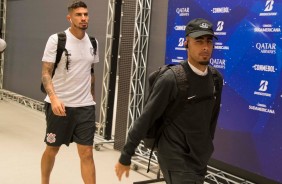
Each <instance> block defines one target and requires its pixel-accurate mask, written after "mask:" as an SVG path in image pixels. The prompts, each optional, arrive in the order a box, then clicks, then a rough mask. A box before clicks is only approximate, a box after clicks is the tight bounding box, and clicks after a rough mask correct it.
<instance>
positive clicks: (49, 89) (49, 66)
mask: <svg viewBox="0 0 282 184" xmlns="http://www.w3.org/2000/svg"><path fill="white" fill-rule="evenodd" d="M54 65H55V64H54V63H52V62H44V61H43V62H42V83H43V86H44V88H45V91H46V93H47V95H48V96H49V98H50V101H51V106H52V110H53V113H54V114H55V115H58V116H66V113H65V106H64V104H63V103H62V102H61V101H60V100H59V99H58V97H57V95H56V94H55V90H54V86H53V83H52V72H53V70H54Z"/></svg>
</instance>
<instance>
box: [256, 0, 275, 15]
mask: <svg viewBox="0 0 282 184" xmlns="http://www.w3.org/2000/svg"><path fill="white" fill-rule="evenodd" d="M273 8H274V0H267V1H266V3H265V7H264V12H263V13H260V14H259V16H277V12H273V11H272V10H273Z"/></svg>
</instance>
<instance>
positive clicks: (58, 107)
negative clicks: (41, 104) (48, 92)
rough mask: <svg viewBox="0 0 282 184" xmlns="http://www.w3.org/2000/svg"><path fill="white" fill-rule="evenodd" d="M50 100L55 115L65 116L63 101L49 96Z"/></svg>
mask: <svg viewBox="0 0 282 184" xmlns="http://www.w3.org/2000/svg"><path fill="white" fill-rule="evenodd" d="M50 100H51V107H52V111H53V113H54V114H55V115H57V116H66V109H65V105H64V103H63V102H61V101H60V100H59V99H58V98H57V97H51V98H50Z"/></svg>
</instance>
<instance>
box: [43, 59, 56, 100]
mask: <svg viewBox="0 0 282 184" xmlns="http://www.w3.org/2000/svg"><path fill="white" fill-rule="evenodd" d="M53 70H54V63H51V62H42V78H41V80H42V83H43V86H44V88H45V91H46V93H47V94H48V96H49V97H52V96H54V95H55V92H54V87H53V83H52V72H53Z"/></svg>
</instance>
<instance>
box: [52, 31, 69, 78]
mask: <svg viewBox="0 0 282 184" xmlns="http://www.w3.org/2000/svg"><path fill="white" fill-rule="evenodd" d="M57 35H58V44H57V55H56V61H55V66H54V70H53V72H52V77H53V76H54V74H55V70H56V68H57V66H58V64H59V62H60V60H61V58H62V54H63V52H64V51H65V46H66V40H67V38H66V33H65V32H64V31H62V32H59V33H57Z"/></svg>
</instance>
